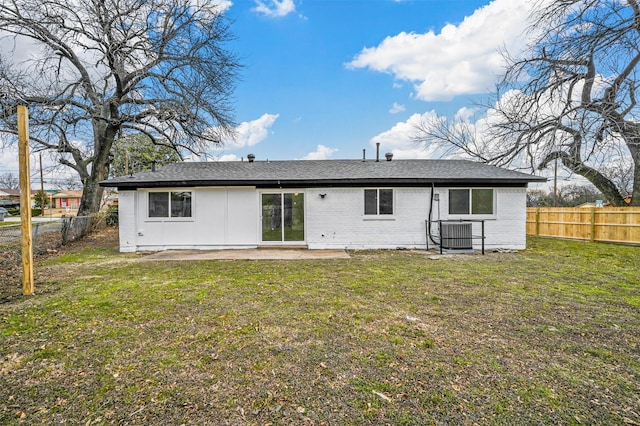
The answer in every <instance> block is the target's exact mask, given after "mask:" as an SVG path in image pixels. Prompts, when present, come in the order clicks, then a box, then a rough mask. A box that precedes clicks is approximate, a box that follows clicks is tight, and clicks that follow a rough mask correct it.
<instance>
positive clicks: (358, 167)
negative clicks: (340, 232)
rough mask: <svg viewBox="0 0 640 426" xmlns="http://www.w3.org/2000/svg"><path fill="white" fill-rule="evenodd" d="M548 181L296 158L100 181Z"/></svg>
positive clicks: (136, 184)
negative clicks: (293, 159)
mask: <svg viewBox="0 0 640 426" xmlns="http://www.w3.org/2000/svg"><path fill="white" fill-rule="evenodd" d="M545 180H546V179H545V178H542V177H538V176H533V175H529V174H526V173H520V172H515V171H511V170H506V169H502V168H499V167H494V166H490V165H487V164H482V163H476V162H473V161H467V160H393V161H384V160H383V161H380V162H376V161H372V160H367V161H362V160H295V161H254V162H248V161H233V162H201V163H174V164H169V165H167V166H164V167H162V168H159V169H158V170H157V171H155V172H152V171H147V172H141V173H137V174H134V175H132V176H123V177H118V178H115V179H110V180H106V181H102V182H100V185H102V186H109V187H118V188H120V189H135V188H153V187H170V186H257V187H290V188H292V187H319V186H367V185H396V186H418V185H420V186H424V185H431V184H432V183H433V184H435V185H443V184H449V185H463V184H467V185H468V184H476V185H481V184H501V185H517V186H525V185H526V184H527V182H542V181H545Z"/></svg>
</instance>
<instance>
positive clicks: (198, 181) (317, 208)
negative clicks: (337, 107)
mask: <svg viewBox="0 0 640 426" xmlns="http://www.w3.org/2000/svg"><path fill="white" fill-rule="evenodd" d="M544 180H545V179H544V178H540V177H536V176H532V175H528V174H524V173H519V172H514V171H510V170H505V169H501V168H497V167H493V166H489V165H486V164H480V163H475V162H471V161H464V160H393V161H380V162H378V161H374V160H367V161H362V160H318V161H251V162H249V161H247V162H207V163H176V164H171V165H168V166H166V167H163V168H161V169H159V170H157V171H149V172H142V173H138V174H135V175H132V176H125V177H119V178H116V179H110V180H107V181H103V182H101V185H102V186H106V187H117V188H118V193H119V202H118V204H119V221H120V251H122V252H135V251H149V250H150V251H157V250H167V249H203V250H204V249H228V248H255V247H259V246H266V245H275V246H279V245H286V246H292V245H301V246H306V247H308V248H309V249H324V248H347V249H380V248H391V249H395V248H418V249H425V248H428V247H434V246H438V245H442V246H444V247H445V248H447V247H448V248H457V247H458V246H457V245H456V240H455V239H453V240H442V242H441V239H440V238H441V232H442V231H441V229H440V226H442V228H443V231H447V232H449V231H448V230H449V229H453V228H447V229H444V228H445V227H448V226H449V225H448V224H447V222H444V223H441V222H439V221H440V220H443V221H453V222H455V223H464V224H466V225H464V226H468V228H467V229H468V230H470V232H471V234H472V236H471V240H468V237H469V236H470V235H466V236H465V235H463V236H462V237H460V238H462V239H463V240H464V242H465V244H467V243H468V244H472V245H473V248H479V247H480V246H481V245H482V241H483V239H482V238H481V236H482V229H481V228H482V227H484V237H485V238H484V243H485V247H486V248H512V249H523V248H525V245H526V236H525V226H526V222H525V217H526V188H527V184H528V182H535V181H544ZM455 223H454V225H453V226H457V225H455ZM429 231H430V232H429ZM428 234H429V235H430V237H429V236H428ZM445 234H446V232H445ZM455 238H456V239H457V238H458V237H455ZM445 241H449V243H445ZM451 242H453V243H452V244H450V243H451Z"/></svg>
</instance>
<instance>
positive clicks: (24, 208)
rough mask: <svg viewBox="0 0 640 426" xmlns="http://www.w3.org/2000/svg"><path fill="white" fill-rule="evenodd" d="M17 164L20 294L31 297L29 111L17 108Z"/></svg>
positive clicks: (20, 107) (31, 247) (31, 242)
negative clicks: (20, 267)
mask: <svg viewBox="0 0 640 426" xmlns="http://www.w3.org/2000/svg"><path fill="white" fill-rule="evenodd" d="M18 162H19V163H20V223H21V229H22V294H24V295H25V296H31V295H32V294H33V292H34V288H33V287H34V285H33V240H32V238H33V234H32V232H31V179H30V173H31V169H30V167H29V110H28V109H27V107H26V106H24V105H19V106H18Z"/></svg>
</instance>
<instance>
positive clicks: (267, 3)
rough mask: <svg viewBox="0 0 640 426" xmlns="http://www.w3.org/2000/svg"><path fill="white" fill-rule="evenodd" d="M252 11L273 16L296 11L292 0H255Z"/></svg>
mask: <svg viewBox="0 0 640 426" xmlns="http://www.w3.org/2000/svg"><path fill="white" fill-rule="evenodd" d="M255 1H256V7H254V8H253V11H255V12H258V13H262V14H263V15H266V16H270V17H273V18H280V17H283V16H287V15H288V14H290V13H293V12H295V11H296V5H295V3H294V2H293V0H255Z"/></svg>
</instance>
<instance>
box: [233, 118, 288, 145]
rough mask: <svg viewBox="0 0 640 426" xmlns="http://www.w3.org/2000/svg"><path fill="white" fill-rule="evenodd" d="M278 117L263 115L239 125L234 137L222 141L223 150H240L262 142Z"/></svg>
mask: <svg viewBox="0 0 640 426" xmlns="http://www.w3.org/2000/svg"><path fill="white" fill-rule="evenodd" d="M279 116H280V115H279V114H263V115H262V117H260V118H258V119H256V120H253V121H244V122H242V123H240V124H239V125H238V127H236V129H235V137H233V138H232V139H228V140H224V141H223V143H224V147H225V149H232V150H233V149H240V148H244V147H247V146H254V145H256V144H258V143H260V142H262V141H263V140H264V139H266V138H267V136H269V129H270V128H271V126H273V123H275V122H276V120H277V119H278V117H279Z"/></svg>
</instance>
